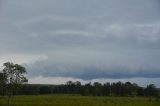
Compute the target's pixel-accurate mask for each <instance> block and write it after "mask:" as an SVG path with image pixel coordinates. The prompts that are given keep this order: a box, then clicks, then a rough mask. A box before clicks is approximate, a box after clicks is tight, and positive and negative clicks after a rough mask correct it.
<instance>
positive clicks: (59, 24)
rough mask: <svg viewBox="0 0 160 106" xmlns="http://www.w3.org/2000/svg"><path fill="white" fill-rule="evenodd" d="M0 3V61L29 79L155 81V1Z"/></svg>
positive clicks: (159, 45) (159, 38)
mask: <svg viewBox="0 0 160 106" xmlns="http://www.w3.org/2000/svg"><path fill="white" fill-rule="evenodd" d="M0 2H1V3H2V5H0V6H1V7H0V9H1V10H0V23H1V24H0V63H1V64H2V63H3V62H6V61H13V62H17V63H20V64H23V65H25V66H26V68H27V70H28V75H29V77H30V78H34V77H38V76H43V77H73V78H79V79H83V80H92V79H97V78H110V79H124V78H135V77H140V78H160V56H159V54H160V14H159V11H160V2H159V1H158V0H152V1H151V0H140V1H139V0H134V1H133V0H121V1H117V0H101V1H98V0H87V1H82V0H67V1H66V0H45V1H44V0H38V1H29V0H27V1H26V0H14V1H12V0H5V1H3V0H1V1H0Z"/></svg>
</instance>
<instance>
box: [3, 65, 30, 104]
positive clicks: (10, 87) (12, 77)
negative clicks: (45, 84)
mask: <svg viewBox="0 0 160 106" xmlns="http://www.w3.org/2000/svg"><path fill="white" fill-rule="evenodd" d="M2 74H3V79H4V80H3V86H4V87H5V91H6V93H7V97H8V106H10V102H11V96H12V94H13V92H16V91H17V90H19V89H20V88H21V86H22V84H24V83H26V82H27V81H28V80H27V78H26V77H25V76H24V74H26V69H25V68H24V67H23V66H21V65H18V64H13V63H11V62H6V63H4V64H3V70H2Z"/></svg>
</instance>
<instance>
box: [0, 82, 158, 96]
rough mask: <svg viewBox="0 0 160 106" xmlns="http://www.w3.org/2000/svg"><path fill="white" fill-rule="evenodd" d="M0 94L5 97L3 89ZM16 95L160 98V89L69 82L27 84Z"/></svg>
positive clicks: (151, 86)
mask: <svg viewBox="0 0 160 106" xmlns="http://www.w3.org/2000/svg"><path fill="white" fill-rule="evenodd" d="M0 94H1V95H5V93H4V92H3V90H2V89H0ZM13 94H14V95H40V94H80V95H83V96H131V97H134V96H145V97H158V96H159V89H158V88H156V87H155V85H154V84H150V85H148V86H146V87H140V86H138V85H137V84H135V83H131V82H126V83H122V82H114V83H109V82H106V83H104V84H101V83H99V82H94V83H93V84H92V83H87V84H84V85H82V84H81V82H79V81H76V82H72V81H68V82H67V83H66V84H62V85H43V84H42V85H40V84H25V85H24V86H23V87H22V88H21V89H20V90H19V91H14V92H13Z"/></svg>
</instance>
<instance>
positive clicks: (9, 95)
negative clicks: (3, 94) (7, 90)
mask: <svg viewBox="0 0 160 106" xmlns="http://www.w3.org/2000/svg"><path fill="white" fill-rule="evenodd" d="M10 104H11V94H8V106H10Z"/></svg>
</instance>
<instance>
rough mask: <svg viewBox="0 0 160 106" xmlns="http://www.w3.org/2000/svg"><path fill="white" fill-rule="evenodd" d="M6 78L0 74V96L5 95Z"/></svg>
mask: <svg viewBox="0 0 160 106" xmlns="http://www.w3.org/2000/svg"><path fill="white" fill-rule="evenodd" d="M4 81H5V77H4V74H3V73H1V72H0V95H3V93H4V92H3V91H4V84H5V82H4Z"/></svg>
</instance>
